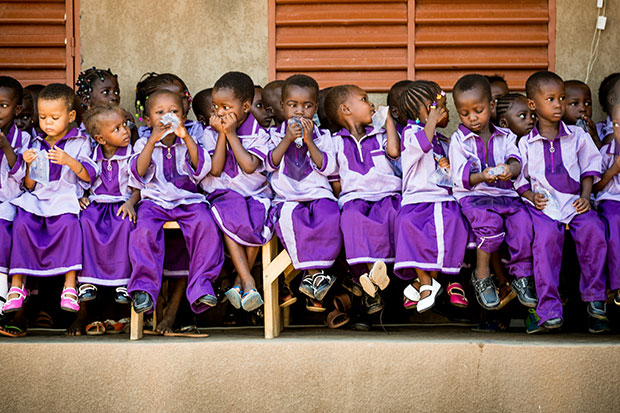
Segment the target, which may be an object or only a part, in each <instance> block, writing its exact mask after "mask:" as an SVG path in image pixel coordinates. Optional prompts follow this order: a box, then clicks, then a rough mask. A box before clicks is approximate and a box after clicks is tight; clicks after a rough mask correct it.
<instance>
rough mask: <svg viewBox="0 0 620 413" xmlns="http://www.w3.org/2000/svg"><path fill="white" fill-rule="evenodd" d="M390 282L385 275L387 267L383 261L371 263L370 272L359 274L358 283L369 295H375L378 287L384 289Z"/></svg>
mask: <svg viewBox="0 0 620 413" xmlns="http://www.w3.org/2000/svg"><path fill="white" fill-rule="evenodd" d="M389 283H390V278H389V277H388V275H387V267H386V266H385V263H384V262H383V261H377V262H375V263H374V264H373V266H372V269H371V270H370V273H368V274H364V275H362V276H360V284H361V285H362V288H363V289H364V291H365V292H366V294H368V295H369V296H371V297H373V298H374V297H375V294H376V293H377V290H378V289H381V290H384V289H385V288H386V287H387V286H388V284H389Z"/></svg>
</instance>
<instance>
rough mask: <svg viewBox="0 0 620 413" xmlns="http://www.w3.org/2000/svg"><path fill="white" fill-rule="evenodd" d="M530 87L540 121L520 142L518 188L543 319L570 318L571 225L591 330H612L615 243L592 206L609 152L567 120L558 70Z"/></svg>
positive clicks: (554, 322)
mask: <svg viewBox="0 0 620 413" xmlns="http://www.w3.org/2000/svg"><path fill="white" fill-rule="evenodd" d="M525 87H526V91H527V97H528V105H529V106H530V108H532V109H533V110H534V111H536V115H537V116H538V122H537V123H536V126H535V127H534V129H533V130H532V131H531V132H530V133H529V134H528V135H527V136H525V137H523V139H521V141H520V142H519V149H520V152H521V156H522V160H523V161H522V162H523V167H522V171H521V175H520V176H519V179H518V180H517V182H516V183H515V188H517V191H518V192H519V194H521V196H522V197H524V198H525V199H526V200H527V201H528V204H527V206H528V210H529V212H530V215H531V217H532V222H533V224H534V243H533V249H534V276H535V277H536V290H537V292H538V297H539V300H540V301H539V303H538V307H537V309H536V313H537V314H538V316H539V317H540V322H539V325H540V326H542V327H545V328H548V329H557V328H559V327H561V325H562V322H563V318H562V302H561V301H560V295H559V293H558V284H559V277H560V267H561V265H562V245H563V244H564V231H565V230H564V228H565V226H566V225H568V226H569V229H570V232H571V235H572V236H573V239H574V240H575V245H576V247H577V257H578V259H579V263H580V266H581V280H580V282H579V288H580V290H581V298H582V300H583V301H585V302H587V303H588V306H587V310H588V315H589V319H590V320H589V321H590V331H592V332H602V331H605V330H607V316H606V306H605V300H606V299H607V294H606V285H605V276H604V274H603V269H604V266H605V256H606V253H607V242H606V240H605V228H604V225H603V223H602V222H601V220H600V219H599V218H598V216H597V215H596V212H594V211H593V210H591V209H590V194H591V191H592V184H593V182H595V181H596V182H598V181H599V179H600V176H601V172H600V171H601V154H600V153H599V152H598V150H597V149H596V145H594V143H593V142H592V139H590V137H589V136H588V134H587V133H586V132H584V131H583V129H581V128H579V127H576V126H567V125H566V124H565V123H564V122H562V116H563V115H564V111H565V98H566V93H565V91H564V82H563V81H562V79H561V78H560V77H559V76H558V75H556V74H555V73H552V72H547V71H542V72H537V73H534V74H533V75H532V76H530V77H529V79H528V80H527V83H526V85H525Z"/></svg>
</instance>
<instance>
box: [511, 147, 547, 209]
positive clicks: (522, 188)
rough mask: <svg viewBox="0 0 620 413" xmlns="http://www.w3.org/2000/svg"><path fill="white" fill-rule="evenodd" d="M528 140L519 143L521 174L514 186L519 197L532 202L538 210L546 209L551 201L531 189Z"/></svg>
mask: <svg viewBox="0 0 620 413" xmlns="http://www.w3.org/2000/svg"><path fill="white" fill-rule="evenodd" d="M526 143H527V140H526V139H521V142H519V154H520V155H521V172H520V173H519V175H518V177H517V181H516V182H515V184H514V187H515V190H516V191H517V193H518V194H519V195H521V196H522V197H523V198H525V199H527V200H528V201H530V202H531V203H532V204H534V207H536V209H538V210H543V209H545V205H547V202H548V201H549V200H548V199H547V198H546V197H545V196H544V195H543V194H537V193H534V191H532V189H531V185H530V181H529V179H530V173H529V164H528V153H527V149H528V148H527V145H526Z"/></svg>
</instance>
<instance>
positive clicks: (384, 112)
mask: <svg viewBox="0 0 620 413" xmlns="http://www.w3.org/2000/svg"><path fill="white" fill-rule="evenodd" d="M388 109H389V106H379V108H378V109H377V111H376V112H375V114H374V115H372V128H373V129H374V130H375V131H377V130H379V129H381V128H382V127H384V126H385V121H386V120H387V117H388Z"/></svg>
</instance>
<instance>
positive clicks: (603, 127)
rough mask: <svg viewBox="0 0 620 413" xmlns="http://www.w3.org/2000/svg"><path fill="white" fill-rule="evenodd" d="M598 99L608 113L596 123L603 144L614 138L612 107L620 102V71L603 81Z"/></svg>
mask: <svg viewBox="0 0 620 413" xmlns="http://www.w3.org/2000/svg"><path fill="white" fill-rule="evenodd" d="M598 101H599V103H600V104H601V107H602V108H603V112H605V113H606V114H607V119H605V120H604V121H603V122H599V123H597V124H596V131H597V134H598V136H599V138H600V139H601V142H602V143H603V145H606V144H608V143H610V142H611V141H612V140H613V139H614V127H613V124H612V121H611V109H612V108H613V107H614V106H615V105H616V104H617V103H620V72H616V73H612V74H610V75H609V76H607V77H606V78H605V79H603V81H602V82H601V85H600V86H599V89H598Z"/></svg>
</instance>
